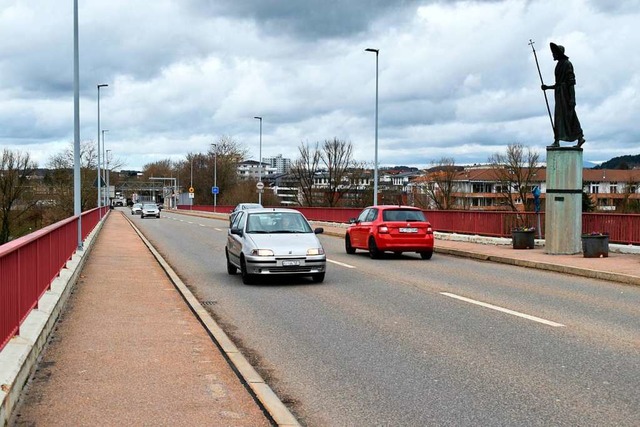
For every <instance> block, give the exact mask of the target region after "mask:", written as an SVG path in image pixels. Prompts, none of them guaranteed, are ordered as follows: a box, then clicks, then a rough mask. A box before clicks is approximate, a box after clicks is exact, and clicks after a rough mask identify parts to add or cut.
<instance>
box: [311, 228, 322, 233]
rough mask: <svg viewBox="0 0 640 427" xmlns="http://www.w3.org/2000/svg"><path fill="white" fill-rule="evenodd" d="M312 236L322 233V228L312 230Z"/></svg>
mask: <svg viewBox="0 0 640 427" xmlns="http://www.w3.org/2000/svg"><path fill="white" fill-rule="evenodd" d="M313 232H314V234H322V233H324V228H322V227H318V228H316V229H315V230H313Z"/></svg>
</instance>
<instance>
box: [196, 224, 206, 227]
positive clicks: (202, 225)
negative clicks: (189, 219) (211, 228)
mask: <svg viewBox="0 0 640 427" xmlns="http://www.w3.org/2000/svg"><path fill="white" fill-rule="evenodd" d="M198 225H199V226H200V227H206V225H204V224H198Z"/></svg>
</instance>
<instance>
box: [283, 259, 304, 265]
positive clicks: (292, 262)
mask: <svg viewBox="0 0 640 427" xmlns="http://www.w3.org/2000/svg"><path fill="white" fill-rule="evenodd" d="M295 265H300V261H299V260H293V261H282V266H283V267H293V266H295Z"/></svg>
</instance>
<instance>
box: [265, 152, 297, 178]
mask: <svg viewBox="0 0 640 427" xmlns="http://www.w3.org/2000/svg"><path fill="white" fill-rule="evenodd" d="M262 162H263V163H267V164H268V165H269V166H270V167H272V168H275V169H276V173H278V174H283V173H289V170H290V169H291V159H289V158H285V157H282V154H278V155H277V156H275V157H263V158H262Z"/></svg>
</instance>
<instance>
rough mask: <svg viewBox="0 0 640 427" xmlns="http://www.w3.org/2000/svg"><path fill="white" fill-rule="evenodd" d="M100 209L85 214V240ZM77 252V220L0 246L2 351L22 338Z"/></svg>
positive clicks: (0, 328)
mask: <svg viewBox="0 0 640 427" xmlns="http://www.w3.org/2000/svg"><path fill="white" fill-rule="evenodd" d="M100 209H102V212H103V214H106V212H107V208H95V209H92V210H89V211H87V212H84V213H82V225H81V227H82V230H81V235H82V240H84V239H86V237H87V236H88V235H89V233H90V232H91V230H93V228H94V227H95V226H96V224H98V222H99V221H100ZM77 249H78V217H77V216H74V217H71V218H68V219H65V220H62V221H60V222H57V223H55V224H52V225H50V226H48V227H45V228H43V229H41V230H38V231H36V232H33V233H31V234H29V235H27V236H24V237H21V238H19V239H16V240H13V241H11V242H9V243H5V244H4V245H0V350H2V348H4V346H5V345H6V344H7V342H9V340H10V339H11V338H12V337H13V336H14V335H17V334H19V331H20V324H21V323H22V322H23V321H24V319H25V318H26V317H27V315H28V314H29V312H30V311H31V310H33V309H34V308H37V307H38V300H39V299H40V297H41V296H42V294H44V293H45V292H46V291H47V290H49V289H51V283H52V282H53V280H54V279H55V278H56V277H57V276H59V275H60V271H61V270H62V269H63V268H64V267H65V266H66V263H67V261H69V260H70V259H71V257H72V256H73V254H74V253H75V251H76V250H77Z"/></svg>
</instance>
